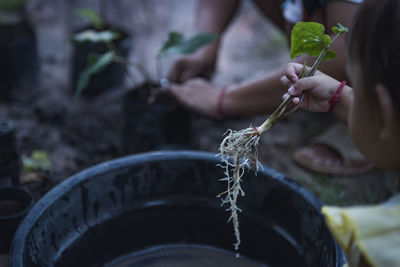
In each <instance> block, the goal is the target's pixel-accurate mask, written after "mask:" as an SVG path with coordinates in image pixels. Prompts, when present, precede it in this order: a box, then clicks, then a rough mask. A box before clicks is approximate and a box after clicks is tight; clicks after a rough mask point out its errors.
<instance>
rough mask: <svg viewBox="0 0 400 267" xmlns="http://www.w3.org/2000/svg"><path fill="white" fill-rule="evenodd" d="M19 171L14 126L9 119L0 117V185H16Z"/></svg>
mask: <svg viewBox="0 0 400 267" xmlns="http://www.w3.org/2000/svg"><path fill="white" fill-rule="evenodd" d="M19 171H20V157H19V153H18V150H17V141H16V137H15V128H14V126H13V124H12V123H11V121H9V120H7V119H0V186H4V185H8V186H9V185H18V184H19Z"/></svg>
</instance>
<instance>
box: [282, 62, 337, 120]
mask: <svg viewBox="0 0 400 267" xmlns="http://www.w3.org/2000/svg"><path fill="white" fill-rule="evenodd" d="M302 69H303V65H301V64H297V63H289V64H288V65H287V67H286V69H285V75H284V76H283V77H282V78H281V82H282V84H283V85H284V86H287V87H289V89H288V92H287V93H286V94H284V95H283V98H284V99H286V97H289V95H291V96H295V98H293V101H292V102H293V104H295V105H297V104H298V103H299V102H300V96H301V94H302V93H305V94H304V99H303V101H302V103H301V105H300V107H301V108H302V109H305V110H308V111H312V112H327V111H328V110H329V109H330V106H329V99H330V98H331V97H332V96H333V95H334V94H335V93H336V91H337V89H338V87H339V85H340V82H339V81H337V80H335V79H333V78H332V77H330V76H328V75H326V74H324V73H322V72H320V71H317V72H316V73H315V74H314V76H311V77H306V78H301V72H302ZM309 69H310V68H309V67H307V71H308V70H309Z"/></svg>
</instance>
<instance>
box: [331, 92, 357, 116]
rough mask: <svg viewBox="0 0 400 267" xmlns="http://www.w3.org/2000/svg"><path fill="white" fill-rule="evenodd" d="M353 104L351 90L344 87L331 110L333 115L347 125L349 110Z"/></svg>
mask: <svg viewBox="0 0 400 267" xmlns="http://www.w3.org/2000/svg"><path fill="white" fill-rule="evenodd" d="M352 104H353V89H352V88H351V87H349V86H347V85H346V86H344V87H343V90H342V93H341V95H340V99H339V101H338V102H337V103H336V106H335V108H334V110H333V112H332V113H333V115H334V116H335V117H337V118H339V119H340V120H342V121H343V122H344V123H348V117H349V114H350V109H351V106H352Z"/></svg>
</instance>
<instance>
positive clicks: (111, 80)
mask: <svg viewBox="0 0 400 267" xmlns="http://www.w3.org/2000/svg"><path fill="white" fill-rule="evenodd" d="M108 28H110V27H108ZM86 29H88V28H84V29H80V30H77V31H76V33H77V32H81V31H83V30H86ZM116 31H117V32H118V33H120V34H121V37H120V38H119V39H117V40H115V41H114V42H113V44H114V46H115V47H116V49H117V51H118V55H119V56H121V57H123V58H128V54H129V50H130V47H131V44H132V40H131V37H130V36H129V35H128V34H127V33H125V32H124V31H122V30H116ZM72 43H73V54H72V63H71V68H72V70H71V74H72V81H73V86H72V88H73V92H74V93H75V91H76V84H77V81H78V79H79V75H80V73H81V72H82V71H83V70H84V69H85V68H86V67H87V65H88V56H89V55H90V54H99V55H100V54H104V53H106V52H108V51H110V50H109V49H108V48H107V46H106V45H105V44H104V43H91V42H84V43H81V42H79V43H77V42H72ZM124 69H125V66H123V65H122V64H120V63H115V62H113V63H111V64H109V65H107V66H106V67H105V68H104V69H103V70H101V71H100V72H99V73H97V74H94V75H92V76H91V78H90V81H89V83H88V86H87V87H86V88H85V89H84V90H83V91H82V95H86V96H96V95H99V94H101V93H103V92H104V91H106V90H108V89H110V88H114V87H118V86H121V85H122V84H123V82H124V79H125V74H124Z"/></svg>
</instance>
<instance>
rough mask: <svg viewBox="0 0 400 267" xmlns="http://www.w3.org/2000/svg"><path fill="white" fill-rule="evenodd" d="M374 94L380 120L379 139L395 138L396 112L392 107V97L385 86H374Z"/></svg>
mask: <svg viewBox="0 0 400 267" xmlns="http://www.w3.org/2000/svg"><path fill="white" fill-rule="evenodd" d="M375 92H376V96H377V102H378V107H379V115H380V116H379V117H380V118H381V129H380V130H379V137H380V138H382V139H388V138H391V137H394V136H396V135H395V133H396V127H398V126H397V120H396V110H395V108H394V105H393V101H392V97H391V95H390V93H389V90H388V89H387V88H386V86H384V85H382V84H379V83H378V84H377V85H375Z"/></svg>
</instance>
